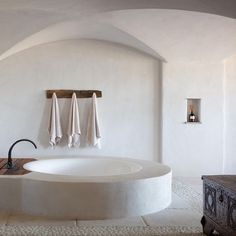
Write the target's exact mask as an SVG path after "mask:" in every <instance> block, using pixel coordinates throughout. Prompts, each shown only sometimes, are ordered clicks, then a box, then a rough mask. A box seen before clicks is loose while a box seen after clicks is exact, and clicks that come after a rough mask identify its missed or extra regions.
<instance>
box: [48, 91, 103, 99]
mask: <svg viewBox="0 0 236 236" xmlns="http://www.w3.org/2000/svg"><path fill="white" fill-rule="evenodd" d="M53 93H56V95H57V98H71V97H72V94H73V93H75V94H76V97H77V98H90V97H92V96H93V93H96V95H97V97H98V98H100V97H102V91H99V90H46V97H47V98H52V95H53Z"/></svg>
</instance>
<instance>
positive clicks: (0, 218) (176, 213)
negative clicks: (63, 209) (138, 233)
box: [0, 177, 202, 227]
mask: <svg viewBox="0 0 236 236" xmlns="http://www.w3.org/2000/svg"><path fill="white" fill-rule="evenodd" d="M174 181H178V183H181V184H182V185H185V186H187V188H186V189H187V190H188V191H191V192H190V193H187V190H185V189H182V193H181V190H176V188H179V187H178V186H181V185H179V184H178V185H177V187H173V193H172V203H171V205H170V206H169V207H168V208H167V209H165V210H163V211H161V212H157V213H155V214H151V215H145V216H140V217H133V218H127V219H114V220H97V221H83V220H77V219H74V220H52V219H46V218H39V217H31V216H25V215H0V226H4V225H5V226H187V227H188V226H190V227H191V226H193V227H201V226H200V220H201V209H197V207H199V206H200V207H201V202H200V203H198V205H199V206H196V204H195V208H196V209H193V207H194V202H190V201H189V199H190V200H191V201H192V199H193V198H192V197H191V196H190V197H189V199H188V196H189V195H196V196H200V197H199V198H198V199H201V195H202V182H201V179H200V178H183V177H178V178H175V179H174ZM200 201H201V200H200Z"/></svg>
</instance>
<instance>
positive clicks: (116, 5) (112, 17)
mask: <svg viewBox="0 0 236 236" xmlns="http://www.w3.org/2000/svg"><path fill="white" fill-rule="evenodd" d="M132 8H134V9H136V10H125V9H132ZM142 8H150V9H146V10H145V9H142ZM151 8H170V9H182V10H190V11H181V10H166V9H151ZM235 9H236V1H235V0H232V1H231V0H227V1H221V0H214V1H211V0H124V1H122V0H119V1H117V0H96V1H94V0H66V1H65V0H50V1H49V0H41V1H38V0H15V1H0V30H1V37H0V59H4V58H6V57H8V56H10V55H12V54H14V53H17V52H19V51H21V50H24V49H27V48H30V47H32V46H35V45H38V44H42V43H48V42H53V41H57V40H65V39H75V38H83V39H84V38H90V39H102V40H108V41H113V42H118V43H121V44H125V45H128V46H132V47H134V48H137V49H139V50H141V51H144V52H146V53H148V54H150V55H152V56H155V57H157V58H161V59H163V60H165V59H166V60H167V61H202V60H222V59H224V58H226V57H229V56H231V55H233V54H235V53H236V40H235V38H236V20H235V19H233V18H236V10H235ZM193 10H194V11H202V12H208V13H213V14H219V15H225V16H229V17H231V18H228V17H223V16H218V15H213V14H206V13H199V12H192V11H193ZM160 55H161V56H160Z"/></svg>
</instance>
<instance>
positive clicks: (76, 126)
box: [67, 93, 81, 148]
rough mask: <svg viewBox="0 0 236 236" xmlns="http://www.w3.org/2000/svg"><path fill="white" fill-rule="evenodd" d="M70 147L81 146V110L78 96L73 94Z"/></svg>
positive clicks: (69, 127) (70, 117)
mask: <svg viewBox="0 0 236 236" xmlns="http://www.w3.org/2000/svg"><path fill="white" fill-rule="evenodd" d="M67 134H68V147H70V148H71V147H75V146H78V145H79V144H80V135H81V131H80V119H79V108H78V103H77V98H76V94H75V93H73V95H72V100H71V106H70V114H69V124H68V131H67Z"/></svg>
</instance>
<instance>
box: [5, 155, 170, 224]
mask: <svg viewBox="0 0 236 236" xmlns="http://www.w3.org/2000/svg"><path fill="white" fill-rule="evenodd" d="M24 168H25V169H27V170H30V171H32V172H31V173H29V174H26V175H24V176H23V177H21V178H20V179H19V177H15V179H10V182H11V186H14V184H13V182H14V181H15V182H16V181H18V182H16V186H17V188H16V189H19V196H20V199H21V200H20V201H19V200H18V201H16V202H15V203H14V204H13V200H12V201H11V204H9V207H10V208H11V207H12V210H9V211H8V212H14V211H16V209H18V211H20V212H23V213H27V214H31V215H32V214H33V215H39V216H40V215H41V216H47V217H54V218H67V219H75V218H77V219H84V220H95V219H109V218H122V217H129V216H137V215H145V214H150V213H154V212H157V211H160V210H162V209H164V208H166V207H167V206H168V205H169V204H170V203H171V169H170V168H169V167H168V166H165V165H162V164H158V163H156V162H152V161H144V160H136V159H128V158H110V157H83V158H81V157H76V158H57V159H52V158H50V159H45V160H38V161H34V162H30V163H27V164H25V165H24ZM9 178H12V177H9ZM5 181H6V179H5ZM19 181H20V183H19ZM5 184H9V183H8V182H7V183H6V182H5ZM0 185H1V182H0ZM14 191H15V192H14V194H15V196H13V195H11V194H10V193H9V196H10V195H11V196H12V197H14V198H16V196H17V194H16V190H14ZM0 196H1V194H0ZM4 196H8V195H7V193H6V192H4ZM4 196H1V197H2V198H1V199H3V197H4ZM9 196H8V197H9ZM16 200H17V199H16ZM5 202H6V203H8V202H9V201H8V199H6V201H5ZM17 204H19V206H18V205H17ZM5 206H6V205H4V207H5ZM13 206H14V207H13Z"/></svg>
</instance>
